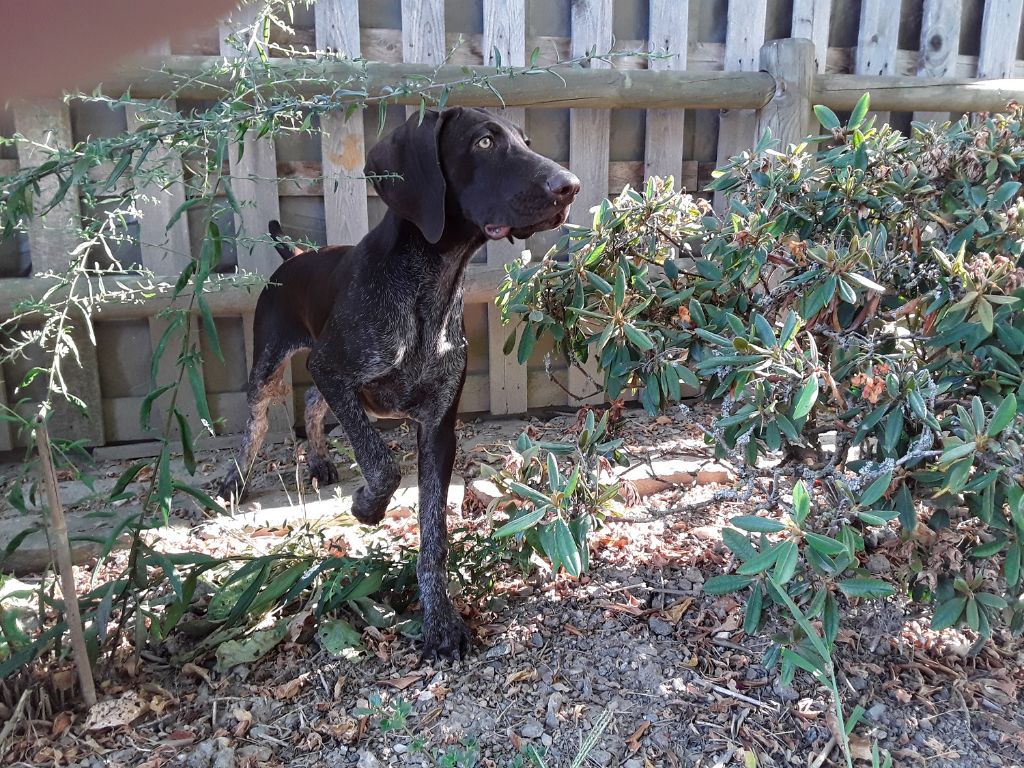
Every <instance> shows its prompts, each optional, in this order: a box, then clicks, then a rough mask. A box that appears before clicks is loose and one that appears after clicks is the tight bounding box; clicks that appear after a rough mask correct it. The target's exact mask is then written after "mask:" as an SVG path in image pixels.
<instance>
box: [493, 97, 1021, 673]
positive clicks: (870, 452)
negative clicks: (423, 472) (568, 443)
mask: <svg viewBox="0 0 1024 768" xmlns="http://www.w3.org/2000/svg"><path fill="white" fill-rule="evenodd" d="M867 108H868V104H867V99H866V98H865V99H862V100H861V102H860V103H859V104H858V106H857V108H856V109H855V110H854V112H853V114H852V115H851V117H850V119H849V121H848V122H846V123H845V124H843V123H841V122H840V120H839V119H838V118H837V117H836V115H835V114H833V113H832V112H831V111H830V110H828V109H827V108H824V107H817V108H816V109H815V112H816V114H817V116H818V120H819V122H820V123H821V125H822V128H823V129H824V130H823V131H822V132H821V135H820V136H817V137H813V138H809V139H808V140H807V141H806V142H804V143H802V144H800V145H799V146H795V147H789V148H782V147H779V146H778V145H777V143H776V142H773V141H772V140H771V138H770V137H769V136H766V137H764V138H763V139H762V140H761V141H760V143H759V144H758V145H757V146H756V147H755V148H754V149H753V150H752V151H750V152H746V153H744V154H742V155H740V156H738V157H735V158H733V159H732V161H731V162H730V163H729V164H728V165H727V166H726V167H724V168H723V169H721V170H720V171H718V172H717V173H716V178H715V181H714V182H713V184H712V185H711V189H713V190H715V191H719V192H721V193H723V194H724V196H725V200H726V205H725V208H724V213H723V214H722V215H716V214H715V213H714V212H713V211H712V210H711V207H710V206H709V205H708V204H707V203H706V202H705V201H703V200H700V199H696V198H694V197H691V196H690V195H687V194H683V193H681V192H679V191H677V190H675V189H674V188H673V182H672V179H670V178H669V179H661V178H656V177H652V178H649V179H647V181H646V183H645V184H644V185H643V188H642V189H631V188H629V187H627V188H626V189H625V190H624V191H623V192H622V194H620V195H619V196H618V197H617V198H615V199H614V200H606V201H605V202H604V203H602V204H601V206H600V207H599V208H597V209H595V212H594V221H593V226H592V227H589V228H576V229H573V230H571V231H570V232H569V234H568V235H567V236H566V237H564V238H563V239H562V240H561V241H560V242H559V243H558V244H557V245H556V246H555V248H553V249H552V250H551V252H549V253H548V254H547V255H546V256H545V257H544V258H542V259H540V260H538V261H534V262H518V263H516V264H513V265H510V266H509V271H508V277H507V279H506V281H505V283H504V285H503V287H502V291H501V294H500V296H499V303H500V305H501V307H502V309H503V311H504V313H505V316H506V318H508V319H509V320H511V321H512V327H511V335H510V337H509V341H508V344H507V345H506V349H507V351H508V352H510V353H511V352H512V351H513V350H517V353H518V355H519V358H520V359H521V360H525V359H526V358H527V357H529V355H530V354H531V352H532V350H533V349H534V346H535V344H536V342H537V340H538V339H540V338H542V337H543V336H545V335H547V336H550V337H552V339H553V340H554V342H555V344H556V347H557V348H558V349H559V350H560V351H561V352H562V353H563V354H565V355H566V356H567V357H568V359H569V361H570V363H572V364H582V363H584V362H586V361H588V360H595V361H596V366H597V369H598V370H599V372H600V383H601V384H602V386H603V387H604V389H605V390H606V392H607V395H608V396H609V397H610V398H612V399H615V398H619V397H632V396H636V397H638V399H639V401H640V403H641V404H643V406H644V407H645V408H646V409H648V411H650V412H655V411H657V410H658V409H662V408H667V407H676V405H675V404H676V403H678V401H680V400H681V399H683V398H685V397H687V396H692V395H694V394H695V393H700V395H701V396H703V397H705V398H707V399H709V400H711V401H713V402H715V403H717V404H718V405H719V406H720V415H719V417H718V418H717V419H716V420H715V421H714V422H713V423H712V424H711V425H710V426H709V427H708V428H707V429H706V439H707V441H708V443H709V444H712V445H713V446H714V448H715V451H716V452H717V454H718V455H719V456H722V457H732V458H733V459H734V460H737V461H740V462H742V463H743V465H744V467H745V469H744V471H743V472H742V473H741V481H740V487H739V488H738V489H737V490H735V491H733V493H734V494H736V495H737V496H742V495H743V494H744V493H745V492H746V493H747V494H748V496H747V498H752V496H750V495H749V494H750V489H751V488H755V487H756V488H761V489H762V490H763V491H764V493H763V494H759V495H758V498H762V499H763V498H766V499H767V502H765V503H761V504H760V505H759V506H757V505H755V507H754V508H753V511H752V512H751V514H749V515H745V516H742V517H738V518H735V519H734V520H733V521H732V524H733V526H734V527H731V528H728V529H726V530H725V532H724V541H725V543H726V545H727V546H728V547H729V548H730V550H731V551H732V553H733V554H734V555H735V558H734V560H733V562H732V564H731V565H730V570H731V572H730V573H727V574H723V575H722V576H720V577H717V578H715V579H712V580H711V581H709V582H708V585H707V588H708V590H709V591H712V592H728V591H736V590H746V592H747V595H748V599H747V616H746V618H747V621H746V629H747V630H748V631H750V632H753V631H755V630H756V629H757V628H758V627H759V626H760V624H761V622H762V620H763V618H764V614H765V612H766V611H768V610H769V608H770V607H772V606H784V607H786V608H789V607H790V606H791V607H792V609H794V610H796V611H798V612H799V614H800V616H801V617H802V618H804V619H807V620H817V621H819V622H820V624H818V625H817V626H820V627H821V628H822V633H823V636H824V638H825V639H826V640H827V642H828V643H829V644H831V643H832V641H834V639H835V637H836V635H837V632H838V626H839V617H840V616H841V615H843V613H844V611H846V610H847V609H848V607H849V606H850V605H851V604H852V603H854V602H856V601H857V600H860V599H864V598H881V597H887V596H890V595H894V594H897V593H901V594H903V595H906V596H908V597H910V598H912V599H913V600H916V601H920V602H922V603H925V604H928V605H929V606H930V610H931V615H932V626H933V627H935V628H943V627H950V626H954V625H958V626H964V627H967V628H969V629H970V630H972V631H973V632H974V633H976V635H977V637H979V638H980V639H984V638H985V637H987V636H988V635H989V634H990V632H992V631H993V629H995V628H998V627H1006V628H1012V629H1013V630H1015V631H1016V630H1020V629H1021V627H1022V626H1024V601H1022V600H1021V559H1022V557H1021V556H1022V553H1024V546H1022V543H1024V458H1022V451H1021V445H1022V442H1024V421H1022V418H1021V417H1020V416H1019V415H1018V407H1017V403H1018V399H1019V398H1020V396H1021V394H1022V393H1021V380H1022V376H1021V363H1022V360H1024V314H1022V312H1021V311H1020V310H1021V304H1022V298H1024V290H1022V286H1024V270H1022V269H1021V246H1022V242H1024V239H1022V235H1024V199H1022V198H1021V196H1020V194H1019V193H1020V189H1021V183H1020V178H1021V163H1024V110H1022V109H1021V108H1020V107H1017V106H1011V108H1010V109H1009V110H1008V111H1007V113H1006V114H1001V115H992V116H980V117H976V118H975V119H974V121H973V122H972V121H969V120H967V119H964V120H961V121H959V122H955V123H952V124H949V123H947V124H945V125H924V124H917V123H915V124H914V127H913V130H912V134H911V135H910V136H905V135H903V134H901V133H900V132H899V131H897V130H894V129H892V128H891V127H889V126H888V125H881V126H879V125H876V124H875V123H874V120H873V119H868V118H867ZM744 488H746V491H745V490H744ZM883 546H884V548H885V551H888V552H893V551H897V550H898V551H899V553H900V555H901V557H898V558H894V562H896V563H897V567H894V568H893V569H891V570H889V571H888V572H880V573H872V572H869V570H868V569H867V567H866V563H867V561H868V558H869V556H870V555H871V554H872V553H873V552H874V551H876V550H877V549H878V548H879V547H883ZM875 570H878V569H875ZM791 612H792V611H791ZM807 626H808V624H807V622H806V621H798V622H797V624H796V625H794V627H793V630H792V634H791V635H790V636H788V637H782V638H781V639H780V638H778V637H777V640H778V642H777V644H776V645H775V646H774V647H775V648H776V650H777V651H779V652H781V653H782V658H783V663H784V665H786V664H788V666H789V669H790V671H791V670H792V668H793V665H794V664H795V665H796V666H800V661H799V658H800V657H799V656H797V659H796V660H794V657H793V654H791V653H790V654H788V655H787V648H797V647H798V646H799V645H800V643H801V642H803V639H804V638H805V636H806V634H807V633H806V631H805V629H806V627H807ZM808 652H810V651H808Z"/></svg>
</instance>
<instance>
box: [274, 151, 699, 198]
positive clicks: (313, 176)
mask: <svg viewBox="0 0 1024 768" xmlns="http://www.w3.org/2000/svg"><path fill="white" fill-rule="evenodd" d="M714 170H715V164H714V163H713V162H704V163H698V162H697V161H696V160H684V161H683V162H682V168H681V170H680V174H681V175H680V177H679V178H678V179H677V180H676V187H677V188H683V189H687V190H689V191H691V192H696V191H698V190H699V189H701V188H703V187H704V186H705V185H707V184H708V183H709V182H710V181H711V172H712V171H714ZM321 172H322V166H321V165H320V163H319V162H318V161H316V160H285V161H279V162H278V163H277V176H278V184H277V188H278V193H279V194H280V195H281V197H320V196H322V195H323V190H324V182H323V180H322V178H321ZM643 180H644V162H643V161H641V160H614V161H612V162H610V163H608V194H610V195H617V194H618V193H619V192H621V191H622V187H623V186H625V185H626V184H631V185H632V186H633V187H634V188H637V187H638V186H639V185H640V184H641V183H643ZM327 183H328V184H330V183H331V181H330V180H328V181H327ZM367 195H368V196H369V197H376V196H377V191H376V190H375V189H374V188H373V187H372V186H368V187H367Z"/></svg>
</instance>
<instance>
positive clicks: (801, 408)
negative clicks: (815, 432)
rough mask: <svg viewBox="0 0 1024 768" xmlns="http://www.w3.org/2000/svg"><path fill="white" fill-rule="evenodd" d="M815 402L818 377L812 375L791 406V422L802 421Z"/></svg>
mask: <svg viewBox="0 0 1024 768" xmlns="http://www.w3.org/2000/svg"><path fill="white" fill-rule="evenodd" d="M817 400H818V377H817V375H814V376H812V377H811V378H810V379H808V380H807V382H806V383H805V384H804V385H803V386H802V387H801V388H800V392H799V394H798V395H797V396H796V402H795V403H794V404H793V420H794V421H797V420H799V419H802V418H803V417H804V416H806V415H807V414H808V413H810V412H811V408H813V407H814V403H815V402H816V401H817Z"/></svg>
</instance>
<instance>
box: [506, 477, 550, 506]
mask: <svg viewBox="0 0 1024 768" xmlns="http://www.w3.org/2000/svg"><path fill="white" fill-rule="evenodd" d="M508 487H509V490H511V491H513V492H514V493H515V494H516V495H517V496H519V497H521V498H524V499H529V500H530V501H532V502H533V503H534V504H536V505H538V506H542V507H543V506H550V504H551V499H549V498H548V497H547V496H545V495H544V494H543V493H541V492H540V491H538V490H536V489H534V488H531V487H530V486H528V485H523V484H522V483H519V482H516V481H515V480H512V481H510V482H509V484H508Z"/></svg>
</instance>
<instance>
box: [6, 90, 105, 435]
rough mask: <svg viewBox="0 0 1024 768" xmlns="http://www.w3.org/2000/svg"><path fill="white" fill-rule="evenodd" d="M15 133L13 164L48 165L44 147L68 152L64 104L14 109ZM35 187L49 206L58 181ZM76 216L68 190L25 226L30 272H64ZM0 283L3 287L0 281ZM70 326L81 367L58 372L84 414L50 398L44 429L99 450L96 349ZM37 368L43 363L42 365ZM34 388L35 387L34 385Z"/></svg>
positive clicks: (79, 324) (80, 328)
mask: <svg viewBox="0 0 1024 768" xmlns="http://www.w3.org/2000/svg"><path fill="white" fill-rule="evenodd" d="M14 127H15V130H16V131H17V132H18V133H20V134H21V135H22V136H23V137H24V138H25V141H20V142H18V163H19V166H20V167H21V168H29V167H31V166H34V165H39V164H41V163H43V162H45V161H46V160H48V159H49V156H48V153H47V151H46V149H45V148H46V147H52V148H56V147H58V146H61V147H70V146H72V135H71V116H70V113H69V111H68V106H67V104H65V103H64V102H63V101H61V100H59V99H53V100H42V101H36V102H32V103H19V104H18V105H16V106H15V107H14ZM39 186H40V194H39V195H38V199H40V200H49V199H50V196H51V195H53V194H54V192H56V190H57V186H58V180H57V179H56V178H47V179H44V180H43V181H41V182H40V185H39ZM80 215H81V209H80V208H79V201H78V186H77V185H72V186H71V187H70V188H69V189H68V190H67V192H66V193H65V197H64V199H63V201H62V202H60V203H58V204H57V205H55V206H54V207H53V208H52V209H51V210H50V211H49V212H48V213H47V214H46V215H45V216H38V217H35V218H34V219H33V220H32V221H31V222H30V224H29V229H28V242H29V251H30V252H31V254H32V270H33V272H44V271H50V270H52V271H54V272H57V273H64V272H66V271H67V269H68V265H69V264H70V262H71V252H72V251H74V250H75V248H77V247H78V245H79V241H78V236H77V233H78V231H79V228H80V226H81V219H80ZM3 282H6V281H0V283H3ZM69 320H70V322H71V324H72V327H73V331H72V333H71V336H72V338H73V339H74V343H75V346H76V347H77V348H78V355H79V360H80V361H81V365H80V366H78V365H76V363H75V360H74V357H70V356H68V357H65V358H64V364H63V366H62V370H63V374H64V381H65V384H66V385H67V387H68V389H69V390H70V391H71V392H72V393H73V394H74V395H75V396H76V397H78V398H80V399H81V400H82V401H83V402H84V403H85V404H86V412H85V413H82V412H81V411H80V410H79V409H77V408H75V407H74V406H72V405H70V404H68V403H67V402H65V401H64V400H63V399H62V398H61V397H60V396H57V395H55V396H54V413H53V416H51V417H50V421H49V428H50V430H51V432H52V433H53V434H54V435H55V436H57V437H61V438H70V439H84V440H86V441H88V442H89V443H91V444H93V445H102V444H103V441H104V431H103V411H102V400H103V396H102V393H101V391H100V376H99V362H98V359H97V356H96V347H95V346H93V344H92V341H91V340H90V339H89V334H88V332H87V329H86V328H85V327H84V321H83V320H82V319H81V318H80V317H78V316H74V317H71V318H69ZM39 362H40V363H43V361H42V360H40V361H39ZM36 382H37V384H38V383H40V382H39V380H38V379H37V380H36ZM33 391H37V392H38V394H39V396H40V397H45V396H46V393H45V392H42V391H39V388H37V387H34V388H33Z"/></svg>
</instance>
